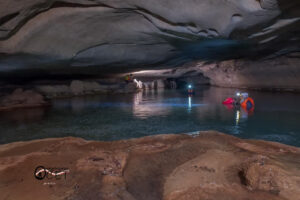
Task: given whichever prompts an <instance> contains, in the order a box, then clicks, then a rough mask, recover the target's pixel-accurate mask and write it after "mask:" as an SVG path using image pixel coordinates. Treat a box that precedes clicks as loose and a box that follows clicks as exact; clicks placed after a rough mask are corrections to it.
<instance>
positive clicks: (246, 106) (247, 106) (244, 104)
mask: <svg viewBox="0 0 300 200" xmlns="http://www.w3.org/2000/svg"><path fill="white" fill-rule="evenodd" d="M254 106H255V104H254V100H253V99H252V98H250V97H248V98H247V99H245V101H243V102H242V103H241V107H242V108H244V109H246V110H252V109H254Z"/></svg>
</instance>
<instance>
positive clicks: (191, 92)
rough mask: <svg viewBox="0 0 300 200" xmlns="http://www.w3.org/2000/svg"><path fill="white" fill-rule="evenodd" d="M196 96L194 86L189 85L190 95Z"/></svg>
mask: <svg viewBox="0 0 300 200" xmlns="http://www.w3.org/2000/svg"><path fill="white" fill-rule="evenodd" d="M193 94H195V91H194V88H193V86H192V85H188V95H193Z"/></svg>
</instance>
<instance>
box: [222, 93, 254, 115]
mask: <svg viewBox="0 0 300 200" xmlns="http://www.w3.org/2000/svg"><path fill="white" fill-rule="evenodd" d="M223 104H224V105H234V106H240V107H242V108H243V109H245V110H247V111H253V110H254V105H255V104H254V100H253V99H252V98H251V97H249V94H248V93H246V92H243V93H241V92H237V93H236V97H234V98H231V97H230V98H227V99H225V101H223Z"/></svg>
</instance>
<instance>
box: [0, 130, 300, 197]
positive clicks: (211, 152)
mask: <svg viewBox="0 0 300 200" xmlns="http://www.w3.org/2000/svg"><path fill="white" fill-rule="evenodd" d="M38 166H44V168H42V169H48V173H46V175H47V176H45V177H44V179H42V180H38V179H37V178H35V176H34V174H35V173H34V171H35V169H36V168H37V167H38ZM54 168H59V169H54ZM62 168H64V170H66V171H64V172H65V173H66V174H64V172H63V173H59V172H62ZM39 169H41V168H39ZM44 172H45V171H44ZM54 173H56V175H57V176H56V178H53V174H54ZM58 174H59V175H58ZM35 175H36V174H35ZM44 175H45V174H44ZM40 177H42V176H40ZM0 196H1V199H6V200H9V199H15V200H16V199H22V200H26V199H30V200H31V199H68V200H70V199H104V200H117V199H124V200H134V199H136V200H140V199H143V200H148V199H149V200H150V199H151V200H152V199H165V200H175V199H176V200H179V199H180V200H183V199H188V200H193V199H201V200H208V199H218V200H229V199H230V200H235V199H236V200H241V199H256V200H265V199H268V200H273V199H274V200H285V199H289V200H297V199H299V196H300V149H299V148H296V147H291V146H286V145H282V144H278V143H272V142H265V141H254V140H243V139H238V138H236V137H233V136H229V135H225V134H221V133H217V132H212V131H211V132H201V133H200V134H197V135H159V136H151V137H145V138H141V139H132V140H125V141H115V142H96V141H86V140H83V139H78V138H61V139H44V140H36V141H30V142H17V143H11V144H5V145H1V146H0Z"/></svg>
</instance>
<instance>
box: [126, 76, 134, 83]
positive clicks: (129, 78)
mask: <svg viewBox="0 0 300 200" xmlns="http://www.w3.org/2000/svg"><path fill="white" fill-rule="evenodd" d="M125 82H126V83H130V82H133V75H132V74H129V75H126V76H125Z"/></svg>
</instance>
